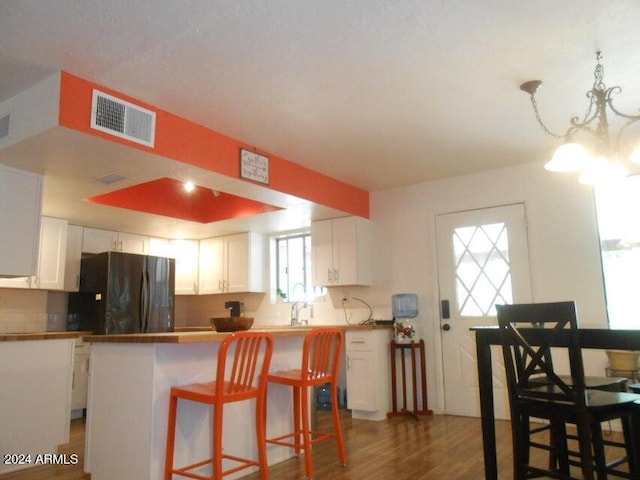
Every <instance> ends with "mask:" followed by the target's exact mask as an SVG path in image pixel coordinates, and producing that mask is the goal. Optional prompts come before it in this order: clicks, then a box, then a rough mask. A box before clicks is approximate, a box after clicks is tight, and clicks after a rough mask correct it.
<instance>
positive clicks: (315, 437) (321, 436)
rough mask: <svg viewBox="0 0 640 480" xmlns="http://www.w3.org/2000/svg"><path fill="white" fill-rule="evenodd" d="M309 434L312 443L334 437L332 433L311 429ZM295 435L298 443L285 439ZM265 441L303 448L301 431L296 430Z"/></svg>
mask: <svg viewBox="0 0 640 480" xmlns="http://www.w3.org/2000/svg"><path fill="white" fill-rule="evenodd" d="M309 434H310V435H311V444H312V445H313V444H315V443H319V442H323V441H325V440H329V439H330V438H335V437H336V436H335V435H334V434H333V433H326V432H316V431H311V432H309ZM296 436H298V438H300V440H299V442H298V444H296V443H295V440H291V441H286V439H288V438H291V439H295V438H296ZM267 443H271V444H273V445H280V446H283V447H290V448H299V449H303V442H302V432H298V433H297V434H296V433H288V434H287V435H282V436H280V437H275V438H270V439H267Z"/></svg>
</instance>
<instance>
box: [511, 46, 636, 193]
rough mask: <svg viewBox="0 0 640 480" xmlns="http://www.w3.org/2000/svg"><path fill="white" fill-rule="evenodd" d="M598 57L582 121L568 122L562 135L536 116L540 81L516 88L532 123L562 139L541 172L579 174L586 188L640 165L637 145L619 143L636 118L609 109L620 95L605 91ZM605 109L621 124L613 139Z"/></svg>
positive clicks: (575, 118) (616, 88)
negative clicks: (528, 101)
mask: <svg viewBox="0 0 640 480" xmlns="http://www.w3.org/2000/svg"><path fill="white" fill-rule="evenodd" d="M601 58H602V55H601V52H600V51H597V52H596V68H595V71H594V73H593V76H594V82H593V87H592V88H591V90H589V91H588V92H587V98H588V99H589V105H588V106H587V111H586V113H585V114H584V117H583V118H582V119H580V118H579V117H578V116H574V117H572V118H571V119H570V124H571V126H570V127H569V128H568V129H567V131H566V132H565V133H564V135H558V134H556V133H553V132H552V131H550V130H549V128H547V126H546V125H545V124H544V123H543V121H542V118H541V117H540V112H539V111H538V104H537V102H536V98H535V94H536V92H537V90H538V88H540V86H541V85H542V81H541V80H531V81H528V82H525V83H523V84H522V85H520V89H521V90H523V91H525V92H527V93H528V94H529V95H530V96H531V105H532V106H533V111H534V113H535V116H536V120H537V121H538V123H539V124H540V126H541V127H542V129H543V130H544V132H545V133H547V134H548V135H551V136H552V137H554V138H557V139H562V140H563V144H562V145H560V146H559V147H558V148H557V149H556V151H555V153H554V154H553V157H552V158H551V160H550V161H548V162H547V163H546V164H545V166H544V167H545V169H547V170H550V171H553V172H579V178H578V180H579V181H580V183H584V184H587V185H594V184H596V183H601V182H604V181H610V180H614V179H619V178H624V177H626V176H627V175H629V168H628V164H629V162H631V163H636V164H640V144H638V145H637V146H636V147H635V148H629V146H628V145H627V144H626V143H624V142H623V136H624V134H625V132H626V131H627V128H628V127H629V126H631V125H632V124H633V123H635V122H637V121H639V120H640V115H627V114H624V113H622V112H620V111H618V110H616V108H615V107H614V106H613V104H612V101H611V100H612V97H613V95H614V94H615V93H619V92H621V91H622V89H621V88H620V87H610V88H607V87H606V86H605V85H604V69H603V67H602V65H601V64H600V60H601ZM607 107H609V109H610V110H611V111H612V112H613V113H614V114H615V115H616V116H618V117H621V118H622V119H623V121H624V125H623V126H622V127H621V128H620V130H619V131H618V134H617V135H616V136H615V138H611V136H610V133H609V122H608V119H607Z"/></svg>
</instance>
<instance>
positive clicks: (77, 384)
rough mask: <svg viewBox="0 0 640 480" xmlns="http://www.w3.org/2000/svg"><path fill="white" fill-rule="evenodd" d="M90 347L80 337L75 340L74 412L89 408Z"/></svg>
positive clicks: (72, 389)
mask: <svg viewBox="0 0 640 480" xmlns="http://www.w3.org/2000/svg"><path fill="white" fill-rule="evenodd" d="M89 348H90V345H89V344H88V343H84V342H83V341H82V339H80V338H78V339H76V340H75V345H74V352H73V380H72V383H71V411H72V412H73V411H75V410H84V409H85V408H87V393H88V389H89ZM79 415H80V414H79ZM79 415H74V416H79Z"/></svg>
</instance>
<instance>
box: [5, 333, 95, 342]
mask: <svg viewBox="0 0 640 480" xmlns="http://www.w3.org/2000/svg"><path fill="white" fill-rule="evenodd" d="M90 334H91V332H84V331H83V332H37V333H0V342H15V341H21V340H60V339H65V338H79V337H84V336H86V335H90Z"/></svg>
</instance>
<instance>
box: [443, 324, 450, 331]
mask: <svg viewBox="0 0 640 480" xmlns="http://www.w3.org/2000/svg"><path fill="white" fill-rule="evenodd" d="M442 329H443V330H444V331H445V332H448V331H449V330H451V325H449V324H448V323H445V324H443V325H442Z"/></svg>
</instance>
